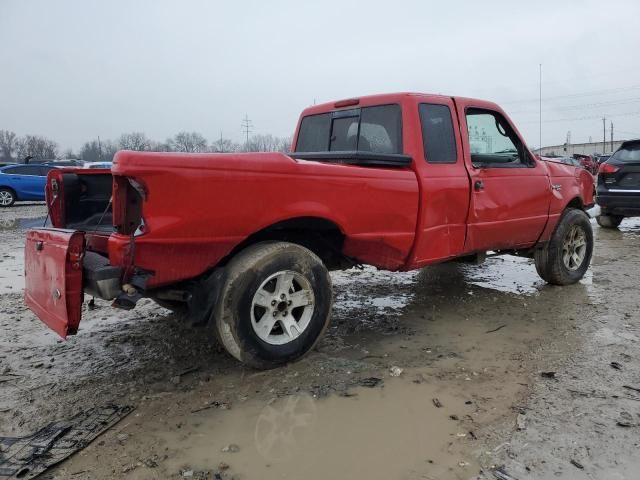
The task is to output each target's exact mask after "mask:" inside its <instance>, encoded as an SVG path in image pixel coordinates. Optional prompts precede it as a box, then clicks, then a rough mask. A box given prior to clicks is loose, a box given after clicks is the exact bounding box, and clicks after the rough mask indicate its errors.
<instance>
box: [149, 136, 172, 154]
mask: <svg viewBox="0 0 640 480" xmlns="http://www.w3.org/2000/svg"><path fill="white" fill-rule="evenodd" d="M150 150H151V151H152V152H173V146H172V140H171V139H170V138H168V139H167V141H166V142H151V148H150Z"/></svg>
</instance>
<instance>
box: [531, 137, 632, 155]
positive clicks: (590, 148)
mask: <svg viewBox="0 0 640 480" xmlns="http://www.w3.org/2000/svg"><path fill="white" fill-rule="evenodd" d="M622 142H626V140H614V141H613V145H612V143H611V142H610V141H607V143H606V146H604V147H603V144H602V142H589V143H570V144H564V145H551V146H549V147H542V148H541V149H540V151H538V150H536V151H535V153H540V154H541V155H542V156H546V155H551V156H560V157H570V156H571V155H573V154H574V153H578V154H580V155H593V154H594V153H598V154H600V153H611V152H615V151H616V150H617V149H618V148H619V147H620V145H622Z"/></svg>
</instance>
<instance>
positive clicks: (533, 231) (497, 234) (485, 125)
mask: <svg viewBox="0 0 640 480" xmlns="http://www.w3.org/2000/svg"><path fill="white" fill-rule="evenodd" d="M482 103H483V102H477V101H473V100H462V101H458V100H456V105H457V108H458V115H459V118H460V130H461V135H462V142H463V146H464V150H465V165H466V167H467V170H468V172H469V176H470V178H471V200H470V203H469V215H468V220H467V236H466V240H465V251H467V252H474V251H486V250H500V249H511V248H522V247H527V246H531V245H532V244H534V243H535V242H536V241H537V239H538V238H539V236H540V234H541V233H542V231H543V229H544V227H545V224H546V222H547V218H548V212H549V202H550V200H551V195H550V183H549V178H548V173H547V169H546V167H545V166H544V165H543V164H542V162H540V161H537V160H536V158H535V157H534V156H533V155H532V154H531V152H529V150H528V149H527V147H526V145H525V143H524V142H523V141H522V140H521V138H520V136H519V135H518V133H517V130H516V129H515V127H514V126H513V125H512V124H511V123H510V122H509V120H508V118H507V117H506V115H505V114H504V113H503V112H501V111H499V110H498V109H496V108H495V107H493V104H486V105H483V104H482Z"/></svg>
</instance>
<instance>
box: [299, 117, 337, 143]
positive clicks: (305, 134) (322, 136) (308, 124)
mask: <svg viewBox="0 0 640 480" xmlns="http://www.w3.org/2000/svg"><path fill="white" fill-rule="evenodd" d="M330 129H331V114H330V113H322V114H320V115H309V116H307V117H304V118H303V119H302V122H300V133H298V144H297V145H296V151H298V152H326V151H327V147H328V146H329V130H330Z"/></svg>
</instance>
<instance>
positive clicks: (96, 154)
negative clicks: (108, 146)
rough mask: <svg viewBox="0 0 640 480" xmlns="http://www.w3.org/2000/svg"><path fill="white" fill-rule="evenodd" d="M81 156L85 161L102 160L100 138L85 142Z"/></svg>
mask: <svg viewBox="0 0 640 480" xmlns="http://www.w3.org/2000/svg"><path fill="white" fill-rule="evenodd" d="M80 158H82V160H84V161H85V162H99V161H101V160H102V149H101V144H100V142H99V141H98V140H91V141H89V142H85V143H84V145H82V148H81V149H80Z"/></svg>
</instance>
